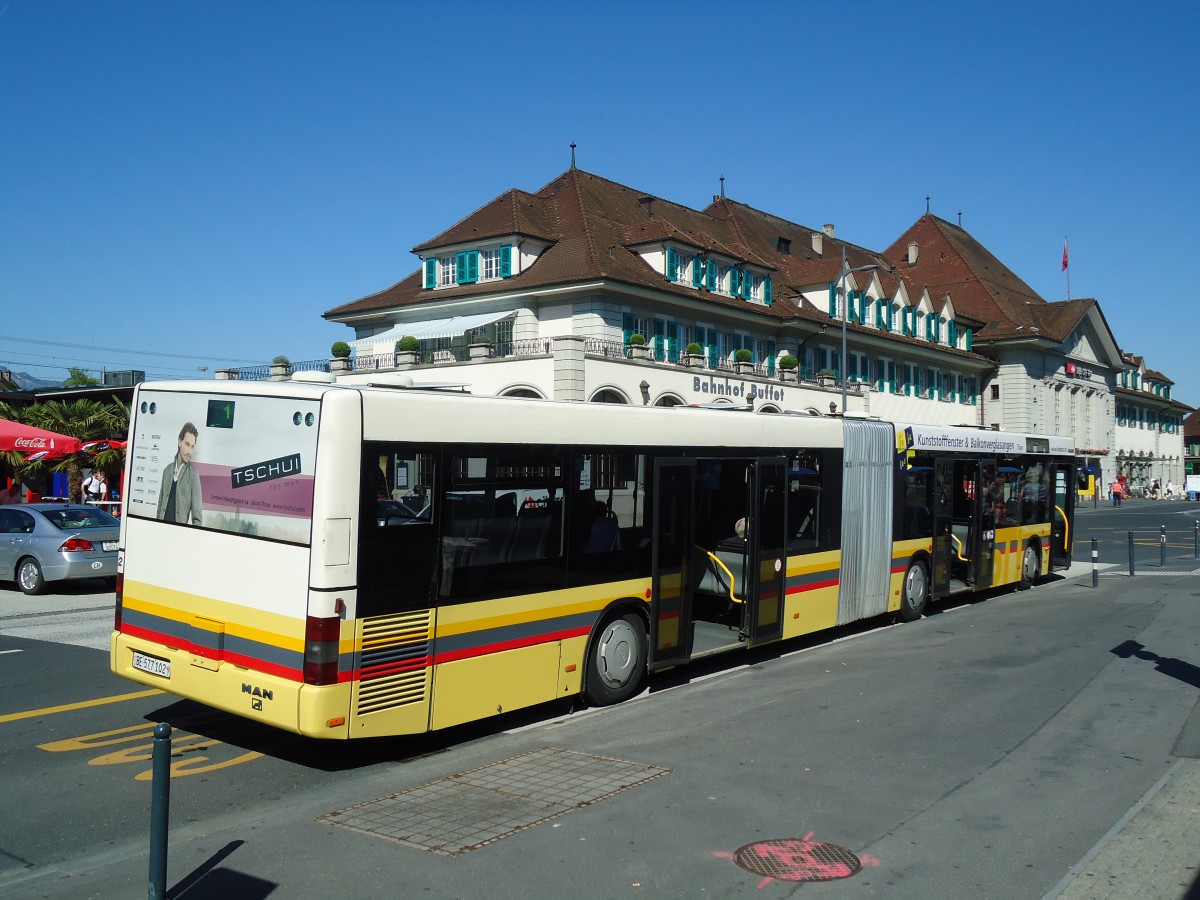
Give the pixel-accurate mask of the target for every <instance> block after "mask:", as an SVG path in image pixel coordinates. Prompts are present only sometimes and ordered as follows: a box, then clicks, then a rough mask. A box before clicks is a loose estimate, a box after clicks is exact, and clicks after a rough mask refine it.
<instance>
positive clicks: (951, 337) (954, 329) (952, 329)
mask: <svg viewBox="0 0 1200 900" xmlns="http://www.w3.org/2000/svg"><path fill="white" fill-rule="evenodd" d="M946 334H947V335H948V339H947V343H949V344H950V346H951V347H957V346H958V323H956V322H955V321H954V320H953V319H951V320H950V321H949V322H948V323H947V325H946Z"/></svg>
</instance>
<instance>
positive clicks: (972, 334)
mask: <svg viewBox="0 0 1200 900" xmlns="http://www.w3.org/2000/svg"><path fill="white" fill-rule="evenodd" d="M974 337H975V332H974V331H972V330H971V329H970V328H968V329H967V352H968V353H969V352H970V351H971V347H972V345H973V339H974Z"/></svg>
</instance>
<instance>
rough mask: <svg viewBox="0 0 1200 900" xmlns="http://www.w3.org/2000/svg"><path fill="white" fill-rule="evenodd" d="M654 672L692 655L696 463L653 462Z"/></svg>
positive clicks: (651, 639)
mask: <svg viewBox="0 0 1200 900" xmlns="http://www.w3.org/2000/svg"><path fill="white" fill-rule="evenodd" d="M653 492H654V497H653V524H652V527H653V532H652V536H651V541H652V542H651V565H652V567H653V581H652V596H651V600H650V669H651V671H655V670H658V669H665V668H669V667H670V666H674V665H677V664H678V663H681V662H685V661H686V660H687V659H688V658H689V657H690V656H691V653H692V587H693V586H692V572H691V555H692V544H693V543H694V540H695V536H694V533H693V532H694V529H695V518H696V517H695V496H696V461H695V460H694V459H656V460H655V461H654V488H653Z"/></svg>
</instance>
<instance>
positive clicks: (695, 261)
mask: <svg viewBox="0 0 1200 900" xmlns="http://www.w3.org/2000/svg"><path fill="white" fill-rule="evenodd" d="M703 283H704V260H702V259H701V258H700V257H699V256H693V257H692V287H696V288H698V287H700V285H702V284H703Z"/></svg>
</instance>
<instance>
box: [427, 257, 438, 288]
mask: <svg viewBox="0 0 1200 900" xmlns="http://www.w3.org/2000/svg"><path fill="white" fill-rule="evenodd" d="M425 287H426V288H427V289H428V288H435V287H437V260H436V259H433V258H430V259H427V260H425Z"/></svg>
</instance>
